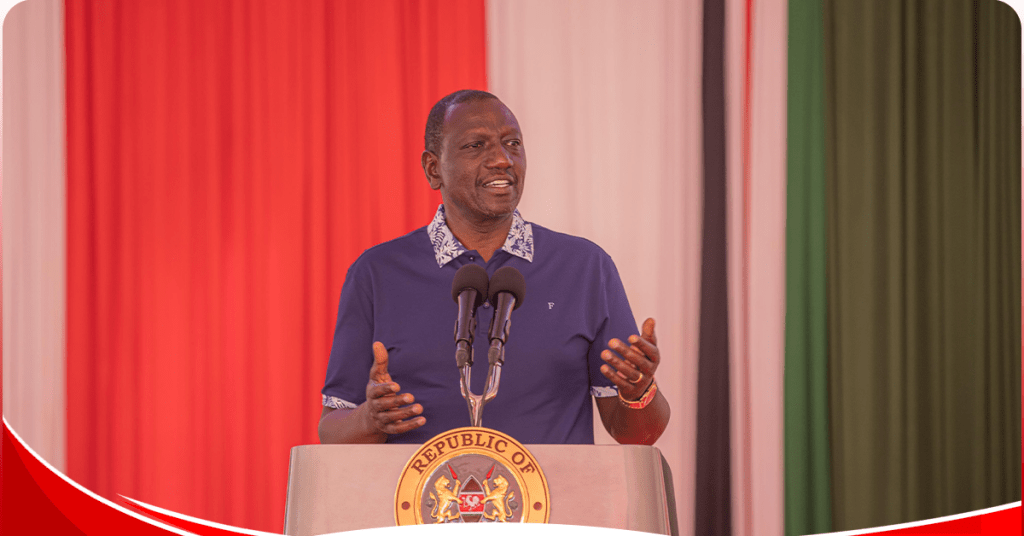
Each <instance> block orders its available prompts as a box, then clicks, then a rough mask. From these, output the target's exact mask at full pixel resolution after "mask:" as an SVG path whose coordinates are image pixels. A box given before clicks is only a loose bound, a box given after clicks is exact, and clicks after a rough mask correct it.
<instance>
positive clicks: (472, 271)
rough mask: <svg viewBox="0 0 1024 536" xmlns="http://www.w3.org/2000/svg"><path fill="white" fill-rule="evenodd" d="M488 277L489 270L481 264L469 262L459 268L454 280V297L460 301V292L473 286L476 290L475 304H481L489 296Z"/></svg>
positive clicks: (475, 305)
mask: <svg viewBox="0 0 1024 536" xmlns="http://www.w3.org/2000/svg"><path fill="white" fill-rule="evenodd" d="M487 279H488V278H487V270H485V269H484V267H483V266H480V265H479V264H467V265H465V266H463V267H462V268H459V271H457V272H455V279H453V280H452V299H453V300H455V301H456V302H458V301H459V294H462V291H463V290H466V289H468V288H471V289H474V290H476V303H474V304H473V306H474V307H477V306H480V305H481V304H482V303H484V299H485V298H486V296H487Z"/></svg>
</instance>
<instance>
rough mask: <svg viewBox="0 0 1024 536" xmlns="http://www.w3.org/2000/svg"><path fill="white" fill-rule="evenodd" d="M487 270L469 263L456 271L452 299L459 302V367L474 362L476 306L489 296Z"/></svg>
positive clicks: (456, 351) (457, 320)
mask: <svg viewBox="0 0 1024 536" xmlns="http://www.w3.org/2000/svg"><path fill="white" fill-rule="evenodd" d="M487 279H488V278H487V270H485V269H484V267H483V266H480V265H479V264H467V265H465V266H463V267H462V268H459V270H458V271H457V272H455V279H453V280H452V299H453V300H455V302H456V303H458V304H459V315H458V316H457V317H456V318H455V344H456V348H455V362H456V363H457V364H458V366H459V368H462V367H465V366H467V365H472V364H473V332H474V331H476V308H477V307H479V306H480V305H481V304H483V303H484V299H485V297H486V296H487Z"/></svg>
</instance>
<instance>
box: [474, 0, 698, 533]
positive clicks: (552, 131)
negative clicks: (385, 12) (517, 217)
mask: <svg viewBox="0 0 1024 536" xmlns="http://www.w3.org/2000/svg"><path fill="white" fill-rule="evenodd" d="M487 21H488V22H487V24H488V28H487V29H488V54H487V57H488V80H489V85H490V89H491V91H492V92H494V93H495V94H496V95H498V97H499V98H501V99H502V100H503V101H504V102H505V103H506V104H508V106H509V107H510V108H511V109H512V111H513V112H514V113H515V114H516V116H517V118H518V119H519V123H520V126H521V127H522V129H523V134H524V143H525V147H526V150H527V157H528V162H529V166H528V173H527V181H526V187H525V195H524V198H523V201H522V203H521V205H520V209H521V211H522V212H523V215H524V216H525V217H526V218H527V219H528V220H531V221H535V222H537V223H539V224H541V225H544V226H546V227H550V228H552V229H555V230H558V231H562V232H566V233H571V234H575V235H579V236H583V237H586V238H588V239H590V240H593V241H594V242H596V243H597V244H598V245H600V246H601V247H602V248H604V249H605V251H607V252H608V253H609V254H610V255H611V256H612V258H614V259H615V262H616V265H617V266H618V269H619V272H620V274H621V276H622V280H623V283H624V285H625V287H626V292H627V293H628V295H629V300H630V305H631V306H632V308H633V313H634V315H635V316H636V318H637V320H638V322H643V320H644V319H645V318H647V317H654V318H655V319H656V320H657V321H658V328H657V334H658V337H659V346H660V348H661V350H662V353H663V355H664V361H663V363H662V365H661V367H660V369H659V371H658V383H659V385H660V386H661V387H662V389H663V392H664V393H665V396H666V397H667V398H668V401H669V403H670V405H671V407H672V420H671V423H670V424H669V427H668V429H667V430H666V432H665V434H664V435H663V436H662V438H661V439H660V440H659V441H658V443H657V445H658V447H659V448H661V450H662V451H663V452H664V453H665V457H666V458H667V459H668V461H669V463H670V464H671V467H672V471H673V476H674V481H675V482H674V484H675V494H676V505H677V510H678V513H679V527H680V530H681V531H682V533H683V534H689V533H691V532H692V530H693V507H694V489H693V488H694V475H695V468H694V460H695V456H696V453H695V434H696V407H697V398H696V386H697V383H696V379H697V330H698V318H699V296H700V293H699V284H700V239H701V235H700V232H701V219H702V206H703V197H702V196H703V186H702V184H703V182H702V181H703V173H702V169H703V168H702V166H703V162H702V160H701V155H702V150H703V147H702V143H701V128H702V127H701V115H700V110H701V99H700V97H701V85H700V81H701V76H700V69H701V21H702V3H701V2H700V1H699V0H684V1H679V0H645V1H641V2H628V3H627V2H621V1H618V0H598V1H587V2H584V1H566V2H548V1H545V0H516V1H512V0H489V1H488V4H487ZM595 420H597V419H595ZM595 426H596V428H597V431H598V434H597V436H598V442H599V443H601V442H611V441H612V440H611V438H610V437H608V436H607V434H606V433H605V432H604V429H603V427H601V426H600V424H597V423H595Z"/></svg>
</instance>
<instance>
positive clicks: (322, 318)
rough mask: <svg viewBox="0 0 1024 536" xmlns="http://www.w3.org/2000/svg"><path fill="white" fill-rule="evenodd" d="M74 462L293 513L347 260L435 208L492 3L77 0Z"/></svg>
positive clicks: (100, 474)
mask: <svg viewBox="0 0 1024 536" xmlns="http://www.w3.org/2000/svg"><path fill="white" fill-rule="evenodd" d="M65 8H66V32H67V41H66V42H67V114H68V118H67V124H68V137H67V144H68V147H67V151H68V155H67V156H68V188H67V192H68V194H67V195H68V236H67V240H68V261H67V262H68V267H67V268H68V269H67V273H68V287H67V300H68V309H67V329H68V332H67V368H68V372H67V374H68V378H67V379H68V381H67V385H68V387H67V389H68V393H67V397H68V414H67V415H68V472H69V475H70V476H71V477H72V478H74V479H75V480H77V481H78V482H80V483H82V484H83V485H85V486H86V487H88V488H90V489H93V490H95V491H96V492H98V493H100V494H102V495H105V496H108V497H113V496H115V494H122V495H126V496H129V497H133V498H137V499H139V500H142V501H145V502H148V503H151V504H156V505H158V506H162V507H165V508H169V509H172V510H176V511H179V512H183V513H186V514H190V515H195V516H199V517H202V518H206V519H211V520H214V521H218V522H223V523H228V524H232V525H239V526H243V527H248V528H254V529H259V530H267V531H277V532H280V530H281V528H282V522H283V519H284V502H285V491H286V478H287V471H288V465H287V462H288V456H289V449H290V448H291V447H293V446H295V445H299V444H308V443H315V442H317V437H316V424H317V419H318V417H319V414H320V388H321V387H322V384H323V379H324V372H325V369H326V366H327V359H328V353H329V349H330V341H331V335H332V333H333V328H334V321H335V314H336V308H337V299H338V296H339V293H340V289H341V284H342V282H343V280H344V277H345V271H346V269H347V268H348V265H349V264H350V263H351V262H352V261H353V260H354V259H355V257H356V256H357V255H358V254H359V253H361V252H362V251H363V250H364V249H366V248H367V247H370V246H372V245H374V244H376V243H379V242H381V241H384V240H387V239H390V238H393V237H396V236H399V235H401V234H404V233H406V232H408V231H410V230H412V229H414V228H416V227H420V226H422V225H425V224H426V223H427V222H428V221H429V219H430V217H431V215H432V214H433V211H434V209H435V207H436V206H437V203H438V202H439V200H440V198H439V196H438V195H437V194H436V192H433V191H431V190H429V188H428V186H427V182H426V179H424V177H423V174H422V170H421V169H420V167H419V154H420V151H422V148H423V126H424V122H425V120H426V116H427V112H428V110H429V108H430V105H431V104H433V102H435V101H436V100H437V99H438V98H440V97H441V96H442V95H444V94H446V93H448V92H450V91H453V90H455V89H459V88H463V87H474V88H484V87H485V86H486V79H485V73H486V70H485V63H484V56H485V49H486V45H485V39H484V31H485V23H484V7H483V2H482V0H465V1H458V2H453V1H445V0H434V1H416V2H413V1H394V0H392V1H383V0H373V1H344V2H339V1H333V0H308V1H295V0H262V1H254V0H230V1H229V0H224V1H210V0H146V1H139V0H104V1H102V2H97V1H89V0H66V3H65Z"/></svg>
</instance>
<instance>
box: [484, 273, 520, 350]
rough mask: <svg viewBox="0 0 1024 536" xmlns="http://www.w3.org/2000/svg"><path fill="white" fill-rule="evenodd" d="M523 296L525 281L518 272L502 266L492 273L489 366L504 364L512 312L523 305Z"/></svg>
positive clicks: (488, 334) (488, 333) (488, 335)
mask: <svg viewBox="0 0 1024 536" xmlns="http://www.w3.org/2000/svg"><path fill="white" fill-rule="evenodd" d="M525 296H526V280H525V279H523V274H521V273H519V270H516V269H515V268H513V267H511V266H503V267H501V268H498V270H497V271H495V272H494V277H492V278H491V284H490V295H489V296H488V298H489V299H490V301H491V305H493V306H494V317H493V318H491V327H490V329H489V330H488V332H487V337H488V339H490V341H491V347H490V349H489V350H487V361H488V362H489V363H490V364H491V365H495V364H497V365H501V364H503V363H504V362H505V343H506V342H507V341H508V333H509V329H510V328H511V327H512V318H511V316H512V311H514V310H516V309H518V308H519V306H520V305H522V304H523V298H524V297H525Z"/></svg>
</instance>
